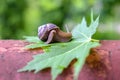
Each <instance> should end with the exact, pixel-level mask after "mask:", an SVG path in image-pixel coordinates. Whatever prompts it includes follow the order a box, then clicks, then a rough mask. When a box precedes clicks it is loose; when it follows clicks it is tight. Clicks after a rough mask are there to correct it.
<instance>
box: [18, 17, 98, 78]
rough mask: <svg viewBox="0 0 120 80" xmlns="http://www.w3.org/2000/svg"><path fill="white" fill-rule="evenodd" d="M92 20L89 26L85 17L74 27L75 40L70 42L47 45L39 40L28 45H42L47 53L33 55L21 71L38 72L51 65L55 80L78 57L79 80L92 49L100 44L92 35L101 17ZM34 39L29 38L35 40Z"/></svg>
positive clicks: (76, 76) (76, 69)
mask: <svg viewBox="0 0 120 80" xmlns="http://www.w3.org/2000/svg"><path fill="white" fill-rule="evenodd" d="M91 20H92V22H91V24H90V26H89V27H87V24H86V20H85V18H83V20H82V22H81V24H79V25H78V26H77V27H75V28H74V29H73V31H72V35H73V40H72V41H70V42H66V43H53V44H48V45H47V44H44V43H43V42H39V41H38V42H37V43H35V44H31V45H32V46H31V45H29V46H27V48H36V47H42V48H43V49H44V52H45V53H44V54H37V55H35V56H33V58H34V59H33V60H32V61H30V62H29V63H28V64H27V65H26V66H25V67H23V68H22V69H20V70H19V72H21V71H32V70H34V71H35V73H37V72H39V71H40V70H42V69H45V68H49V67H50V68H51V74H52V80H55V79H56V77H57V76H58V75H59V74H60V73H62V71H63V70H64V69H65V68H67V67H68V65H69V64H70V62H71V61H72V60H74V59H77V61H76V62H75V64H74V80H77V78H78V75H79V72H80V70H81V69H82V66H83V65H84V63H85V59H86V57H87V56H88V55H89V51H90V49H91V48H93V47H96V46H98V45H99V42H95V40H94V39H91V37H92V35H93V34H94V33H95V32H96V28H97V26H98V22H99V17H97V19H96V20H95V21H94V20H93V18H92V19H91ZM34 39H35V38H34ZM34 39H33V40H30V39H29V40H30V41H31V42H34ZM40 43H41V44H40ZM33 45H34V46H33ZM46 46H47V47H46Z"/></svg>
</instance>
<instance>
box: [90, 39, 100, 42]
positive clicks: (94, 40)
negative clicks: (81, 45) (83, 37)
mask: <svg viewBox="0 0 120 80" xmlns="http://www.w3.org/2000/svg"><path fill="white" fill-rule="evenodd" d="M91 41H92V42H99V40H97V39H91Z"/></svg>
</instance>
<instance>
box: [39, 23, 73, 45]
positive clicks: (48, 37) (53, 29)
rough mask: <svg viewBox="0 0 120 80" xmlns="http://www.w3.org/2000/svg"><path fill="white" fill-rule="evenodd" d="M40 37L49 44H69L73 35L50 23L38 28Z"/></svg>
mask: <svg viewBox="0 0 120 80" xmlns="http://www.w3.org/2000/svg"><path fill="white" fill-rule="evenodd" d="M38 37H39V39H40V40H42V41H44V42H46V43H47V44H49V43H52V42H68V41H70V40H71V38H72V34H71V33H67V32H63V31H62V30H60V28H59V27H57V26H56V25H55V24H52V23H48V24H45V25H42V26H40V27H39V28H38Z"/></svg>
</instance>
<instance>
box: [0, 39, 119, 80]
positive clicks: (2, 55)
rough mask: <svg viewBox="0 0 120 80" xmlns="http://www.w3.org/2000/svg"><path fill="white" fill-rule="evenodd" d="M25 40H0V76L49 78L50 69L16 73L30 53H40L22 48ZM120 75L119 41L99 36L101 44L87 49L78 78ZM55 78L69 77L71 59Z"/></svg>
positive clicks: (2, 79) (109, 79)
mask: <svg viewBox="0 0 120 80" xmlns="http://www.w3.org/2000/svg"><path fill="white" fill-rule="evenodd" d="M26 44H28V43H27V42H25V41H21V40H0V80H50V78H51V75H50V69H45V70H43V71H41V72H39V73H37V74H34V73H33V72H22V73H18V72H17V70H18V69H20V68H22V67H23V66H25V65H26V63H27V62H28V61H30V60H32V55H34V54H38V53H42V52H43V51H42V49H36V50H25V49H24V48H23V47H24V46H25V45H26ZM119 77H120V41H117V40H111V41H107V40H103V41H101V46H100V47H97V48H94V49H92V50H91V54H90V55H89V56H88V58H87V59H86V64H85V65H84V67H83V69H82V71H81V73H80V75H79V80H119ZM57 80H73V67H72V63H71V65H70V66H69V68H67V69H65V70H64V72H63V73H62V74H60V75H59V76H58V77H57Z"/></svg>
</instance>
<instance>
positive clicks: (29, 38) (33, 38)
mask: <svg viewBox="0 0 120 80" xmlns="http://www.w3.org/2000/svg"><path fill="white" fill-rule="evenodd" d="M23 38H25V40H26V41H28V42H35V43H43V42H42V41H40V39H39V38H38V37H37V36H24V37H23Z"/></svg>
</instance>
